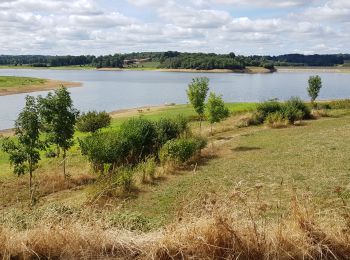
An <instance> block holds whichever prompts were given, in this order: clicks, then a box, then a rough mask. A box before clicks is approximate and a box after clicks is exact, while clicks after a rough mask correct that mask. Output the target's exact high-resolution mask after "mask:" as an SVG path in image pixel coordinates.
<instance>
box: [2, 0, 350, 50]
mask: <svg viewBox="0 0 350 260" xmlns="http://www.w3.org/2000/svg"><path fill="white" fill-rule="evenodd" d="M349 42H350V0H308V1H303V0H244V1H243V0H176V1H175V0H75V1H74V0H0V54H10V55H20V54H45V55H67V54H71V55H82V54H84V55H87V54H92V55H106V54H114V53H128V52H133V51H136V52H139V51H168V50H173V51H185V52H215V53H229V52H234V53H236V54H241V55H252V54H257V55H279V54H287V53H302V54H315V53H318V54H329V53H350V44H349Z"/></svg>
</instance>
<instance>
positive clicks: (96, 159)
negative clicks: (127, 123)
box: [79, 131, 130, 173]
mask: <svg viewBox="0 0 350 260" xmlns="http://www.w3.org/2000/svg"><path fill="white" fill-rule="evenodd" d="M79 145H80V149H81V153H82V155H84V156H86V157H87V158H88V160H89V161H90V162H91V163H92V165H93V167H94V169H95V171H100V172H102V173H103V172H104V168H105V166H106V165H109V166H111V167H112V168H110V169H114V168H116V166H118V165H121V164H123V163H125V162H126V160H127V155H128V154H129V151H130V142H129V141H128V140H127V139H125V138H123V137H122V136H121V135H120V134H119V133H118V132H113V131H111V132H104V133H99V132H98V133H94V134H92V135H91V136H88V137H85V138H84V139H81V140H80V139H79Z"/></svg>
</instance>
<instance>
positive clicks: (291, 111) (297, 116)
mask: <svg viewBox="0 0 350 260" xmlns="http://www.w3.org/2000/svg"><path fill="white" fill-rule="evenodd" d="M282 110H283V112H284V114H285V117H286V118H288V120H289V121H290V122H291V123H294V122H295V121H297V120H301V119H310V118H311V111H310V108H309V107H308V106H307V105H306V104H305V103H304V102H303V101H302V100H301V99H300V98H299V97H291V98H290V99H289V100H288V101H287V102H285V103H284V104H283V105H282Z"/></svg>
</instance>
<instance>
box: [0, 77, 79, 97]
mask: <svg viewBox="0 0 350 260" xmlns="http://www.w3.org/2000/svg"><path fill="white" fill-rule="evenodd" d="M45 80H46V82H45V83H44V84H41V85H28V86H23V87H11V88H3V89H0V96H9V95H15V94H23V93H32V92H37V91H48V90H55V89H58V88H59V87H60V86H61V85H64V86H65V87H66V88H73V87H81V86H82V83H80V82H69V81H61V80H51V79H45Z"/></svg>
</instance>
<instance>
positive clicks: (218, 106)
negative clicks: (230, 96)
mask: <svg viewBox="0 0 350 260" xmlns="http://www.w3.org/2000/svg"><path fill="white" fill-rule="evenodd" d="M229 114H230V112H229V110H228V108H227V107H226V106H225V102H224V101H223V99H222V96H217V95H216V94H215V93H214V92H211V93H210V94H209V98H208V103H207V117H208V121H209V122H210V124H211V133H212V132H213V124H214V123H218V122H220V121H221V120H223V119H225V118H227V117H228V116H229Z"/></svg>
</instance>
